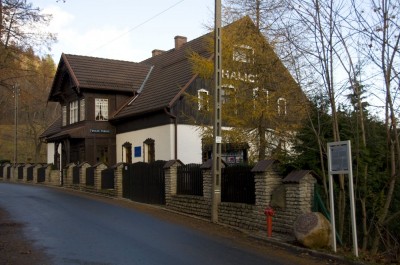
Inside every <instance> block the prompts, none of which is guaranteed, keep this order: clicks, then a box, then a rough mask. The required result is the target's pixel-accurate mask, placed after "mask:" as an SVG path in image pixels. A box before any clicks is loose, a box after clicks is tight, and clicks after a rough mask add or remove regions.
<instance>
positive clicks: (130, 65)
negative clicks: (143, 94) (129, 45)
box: [49, 54, 150, 101]
mask: <svg viewBox="0 0 400 265" xmlns="http://www.w3.org/2000/svg"><path fill="white" fill-rule="evenodd" d="M149 70H150V65H146V64H139V63H134V62H128V61H120V60H110V59H103V58H96V57H89V56H80V55H71V54H62V55H61V59H60V62H59V64H58V68H57V72H56V75H55V77H54V81H53V85H52V88H51V91H50V94H49V100H55V101H57V100H56V98H57V97H56V95H57V94H59V93H61V85H62V80H63V79H64V78H65V76H70V79H71V84H72V85H71V86H72V87H75V88H76V89H77V91H78V92H80V91H81V90H85V89H95V90H102V91H113V92H122V93H126V92H131V93H133V92H135V91H136V90H138V89H139V88H140V86H141V85H142V83H143V81H144V79H145V77H146V76H147V73H148V72H149Z"/></svg>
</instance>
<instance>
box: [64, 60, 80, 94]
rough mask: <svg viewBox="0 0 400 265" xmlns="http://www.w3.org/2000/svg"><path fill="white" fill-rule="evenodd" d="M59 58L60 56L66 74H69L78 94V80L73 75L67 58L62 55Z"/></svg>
mask: <svg viewBox="0 0 400 265" xmlns="http://www.w3.org/2000/svg"><path fill="white" fill-rule="evenodd" d="M61 56H62V58H63V60H64V64H65V66H66V67H67V69H68V72H69V74H70V76H71V78H72V81H73V82H74V83H75V86H76V88H77V90H78V92H80V84H79V81H78V78H76V76H75V73H74V71H73V70H72V67H71V65H70V64H69V62H68V59H67V56H66V55H65V54H64V53H63V54H62V55H61Z"/></svg>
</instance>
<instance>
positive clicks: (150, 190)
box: [122, 161, 165, 204]
mask: <svg viewBox="0 0 400 265" xmlns="http://www.w3.org/2000/svg"><path fill="white" fill-rule="evenodd" d="M164 165H165V161H156V162H153V163H150V164H148V163H144V162H137V163H134V164H128V165H126V166H125V167H124V171H123V176H122V186H123V189H122V196H123V197H124V198H127V199H131V200H133V201H137V202H143V203H149V204H165V175H164Z"/></svg>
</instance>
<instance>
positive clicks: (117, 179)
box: [113, 163, 126, 198]
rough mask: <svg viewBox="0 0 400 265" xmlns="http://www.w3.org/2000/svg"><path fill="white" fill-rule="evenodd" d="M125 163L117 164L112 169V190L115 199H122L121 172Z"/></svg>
mask: <svg viewBox="0 0 400 265" xmlns="http://www.w3.org/2000/svg"><path fill="white" fill-rule="evenodd" d="M125 166H126V164H125V163H118V164H116V165H115V166H114V167H113V168H114V189H115V194H116V196H117V198H122V197H123V196H122V195H123V194H122V191H123V190H122V178H123V171H124V168H125Z"/></svg>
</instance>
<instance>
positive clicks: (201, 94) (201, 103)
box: [197, 88, 208, 111]
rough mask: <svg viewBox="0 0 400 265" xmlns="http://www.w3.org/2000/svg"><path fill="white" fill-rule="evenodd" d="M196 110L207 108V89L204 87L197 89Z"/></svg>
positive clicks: (205, 109)
mask: <svg viewBox="0 0 400 265" xmlns="http://www.w3.org/2000/svg"><path fill="white" fill-rule="evenodd" d="M197 101H198V110H204V111H207V110H208V91H207V90H205V89H204V88H202V89H199V90H197Z"/></svg>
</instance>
